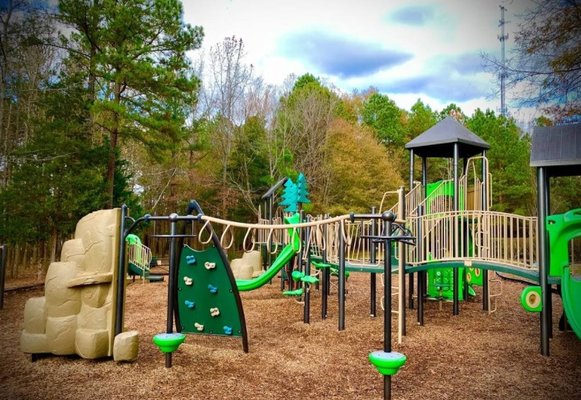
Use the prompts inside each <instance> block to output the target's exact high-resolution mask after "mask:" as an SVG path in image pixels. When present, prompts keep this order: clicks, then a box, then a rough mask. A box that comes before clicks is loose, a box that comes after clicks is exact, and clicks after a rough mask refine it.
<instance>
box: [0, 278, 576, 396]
mask: <svg viewBox="0 0 581 400" xmlns="http://www.w3.org/2000/svg"><path fill="white" fill-rule="evenodd" d="M8 285H10V282H8ZM502 285H503V288H502V290H503V294H502V296H500V297H499V298H497V311H496V312H494V313H492V314H488V313H486V312H484V311H482V303H481V297H480V296H479V295H477V296H476V297H475V298H473V299H471V300H469V301H468V302H463V303H461V313H460V315H458V316H453V315H452V304H451V303H448V302H438V301H430V302H427V303H426V313H425V325H424V326H419V325H418V324H417V322H416V311H415V310H408V320H407V326H406V328H407V335H406V336H405V337H404V338H403V342H402V343H401V344H397V342H396V339H397V336H396V332H397V328H396V324H395V320H396V316H394V318H393V320H394V323H393V332H394V335H393V337H394V341H393V342H394V344H393V349H394V350H395V351H399V352H401V353H404V354H405V355H406V356H407V357H408V361H407V363H406V365H405V366H404V367H403V368H402V369H401V370H400V372H399V374H397V375H396V376H395V377H394V378H393V380H392V396H393V397H392V398H393V399H438V400H439V399H461V398H467V399H543V400H547V399H581V341H579V340H578V339H577V337H576V336H575V334H574V333H573V332H560V331H559V329H558V319H559V316H560V315H561V309H562V307H561V302H560V298H559V297H558V296H557V295H554V296H553V313H554V324H553V338H552V339H551V346H550V351H551V356H550V357H543V356H541V355H540V353H539V346H540V333H539V315H538V314H531V313H527V312H525V311H524V310H523V309H522V308H521V306H520V303H519V295H520V292H521V291H522V288H523V285H522V284H520V283H516V282H511V281H504V282H503V284H502ZM378 286H379V291H381V290H382V289H381V285H378ZM348 290H349V293H348V295H347V300H346V301H347V310H346V316H347V318H346V329H345V330H344V331H338V329H337V295H336V290H334V291H333V292H332V295H331V297H330V298H329V315H328V318H327V319H325V320H322V319H321V316H320V303H321V294H320V292H319V291H316V290H314V291H313V297H312V311H311V322H310V324H304V323H303V322H302V321H303V306H302V304H299V303H298V302H297V301H295V300H294V299H290V298H285V297H283V296H282V295H281V292H280V285H279V282H278V281H274V283H273V284H272V285H266V286H264V287H262V288H260V289H258V290H255V291H252V292H244V293H242V301H243V305H244V310H245V314H246V322H247V327H248V332H249V343H250V352H249V353H247V354H246V353H244V352H243V351H242V345H241V341H240V340H239V339H234V338H221V337H207V336H197V335H189V336H188V337H187V339H186V342H185V343H184V344H183V345H182V346H181V347H180V348H179V349H178V351H177V352H175V353H174V356H173V368H171V369H167V368H165V367H164V357H163V355H162V354H161V353H160V352H159V350H158V349H157V348H156V347H155V346H154V345H153V344H152V341H151V340H152V337H153V335H155V334H157V333H160V332H163V331H164V330H165V326H166V301H167V283H166V282H163V283H146V284H142V283H140V282H135V283H132V284H130V285H129V286H128V290H127V303H126V317H125V327H126V330H137V331H139V332H140V343H139V345H140V351H139V358H138V360H137V361H136V362H133V363H116V362H114V361H112V360H108V359H105V360H84V359H80V358H78V357H74V356H64V357H63V356H47V357H42V358H40V359H39V360H37V361H35V362H32V361H31V356H30V355H27V354H24V353H22V352H20V350H19V338H20V332H21V330H22V325H23V311H24V304H25V302H26V300H27V299H28V298H30V297H36V296H42V295H43V289H42V288H40V289H39V288H33V289H29V290H25V289H20V290H13V291H9V292H7V293H6V295H5V303H4V309H3V310H0V339H1V343H2V348H1V350H0V351H1V356H0V398H1V399H105V398H108V399H303V398H311V399H381V398H383V379H382V377H381V375H379V374H378V373H377V372H376V371H375V369H374V368H373V367H372V366H371V365H370V364H369V362H368V360H367V357H368V354H369V353H370V352H371V351H375V350H380V349H382V348H383V343H382V339H383V317H382V314H381V308H380V307H379V304H378V312H379V314H380V315H379V316H378V317H375V318H370V317H369V275H366V274H362V273H356V274H352V275H351V278H350V279H349V282H348ZM380 298H381V295H378V303H379V301H380V300H379V299H380ZM580 301H581V300H580Z"/></svg>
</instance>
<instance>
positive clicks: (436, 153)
mask: <svg viewBox="0 0 581 400" xmlns="http://www.w3.org/2000/svg"><path fill="white" fill-rule="evenodd" d="M455 143H458V144H459V146H458V149H459V156H460V157H461V158H464V157H472V156H474V155H476V154H479V153H482V151H483V150H486V149H489V148H490V145H489V144H488V143H486V142H485V141H484V140H482V139H481V138H480V137H478V136H476V135H475V134H474V133H472V132H470V131H469V130H468V129H466V127H464V125H462V124H460V123H459V122H458V121H456V119H455V118H453V117H451V116H448V117H446V118H444V119H443V120H441V121H440V122H438V123H437V124H436V125H434V126H432V127H431V128H430V129H428V130H427V131H425V132H424V133H422V134H421V135H419V136H418V137H416V138H415V139H413V140H411V141H409V142H408V143H407V144H406V145H405V148H406V149H408V150H413V151H414V154H416V155H418V156H420V157H444V158H452V157H454V144H455Z"/></svg>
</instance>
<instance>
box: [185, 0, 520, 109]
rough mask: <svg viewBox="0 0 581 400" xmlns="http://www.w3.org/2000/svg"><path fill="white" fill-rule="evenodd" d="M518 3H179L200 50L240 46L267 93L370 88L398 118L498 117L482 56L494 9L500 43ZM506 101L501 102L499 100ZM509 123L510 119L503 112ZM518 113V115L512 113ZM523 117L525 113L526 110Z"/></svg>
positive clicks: (490, 41) (488, 47) (491, 39)
mask: <svg viewBox="0 0 581 400" xmlns="http://www.w3.org/2000/svg"><path fill="white" fill-rule="evenodd" d="M527 2H528V0H513V1H490V0H440V1H434V0H416V1H404V0H383V1H379V0H359V1H339V0H335V1H322V0H308V1H307V0H292V1H291V0H285V1H280V0H270V1H269V0H184V2H183V4H184V11H185V15H184V17H185V20H186V22H188V23H190V24H192V25H201V26H203V28H204V31H205V35H206V36H205V39H204V47H209V46H212V45H214V44H216V43H218V42H221V41H222V40H223V39H224V38H225V37H227V36H233V35H234V36H236V37H238V38H242V39H243V41H244V43H245V48H246V51H247V56H246V62H247V63H249V64H253V65H254V67H255V70H256V72H257V74H259V75H261V76H262V77H263V78H264V80H265V81H266V82H267V83H271V84H277V85H279V84H282V83H283V81H284V80H285V78H286V77H287V76H288V75H289V74H291V73H294V74H296V75H301V74H303V73H306V72H310V73H312V74H314V75H315V76H319V77H321V78H322V79H323V81H325V82H327V83H329V84H332V85H334V86H336V87H337V88H339V89H340V90H342V91H344V92H347V93H350V92H351V91H353V90H360V91H361V90H365V89H367V88H368V87H370V86H373V87H376V88H377V89H378V90H379V91H380V92H382V93H385V94H387V95H389V96H390V97H391V98H393V99H394V100H395V101H396V103H397V104H398V105H399V106H400V107H402V108H405V109H409V108H410V107H411V105H412V104H413V103H414V102H415V101H416V100H417V99H418V98H421V99H422V100H423V101H424V102H426V103H428V104H429V105H430V106H432V107H433V108H435V109H442V108H443V107H445V106H446V105H447V104H449V103H451V102H454V103H456V104H458V105H460V107H462V109H463V110H464V111H465V112H467V113H468V114H471V113H472V112H473V110H474V109H476V108H477V107H480V108H483V109H485V108H491V109H494V110H496V111H498V109H499V108H500V100H499V98H498V97H491V96H492V95H493V93H494V91H495V90H496V89H497V86H498V83H497V81H496V79H495V77H494V76H493V75H492V74H490V73H486V72H485V71H484V70H483V66H482V64H483V61H482V59H481V57H480V54H481V53H482V52H487V53H489V54H492V55H495V56H498V55H499V54H500V43H499V41H498V39H497V35H498V34H499V27H498V21H499V19H500V9H499V5H500V4H504V5H505V7H507V9H508V12H507V14H506V19H508V20H510V23H509V24H508V25H507V32H508V33H509V40H508V41H507V45H508V47H509V48H510V46H511V45H512V43H513V39H514V34H513V32H514V31H515V30H517V29H518V22H519V18H518V14H519V13H521V12H522V10H523V9H524V8H525V7H526V5H527ZM509 98H510V96H509ZM510 111H511V112H512V114H513V115H515V116H516V117H519V111H518V110H516V109H510ZM523 112H526V110H521V111H520V114H521V118H523V115H522V113H523ZM528 113H529V114H530V110H528Z"/></svg>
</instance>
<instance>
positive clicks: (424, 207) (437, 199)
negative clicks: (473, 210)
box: [408, 179, 454, 216]
mask: <svg viewBox="0 0 581 400" xmlns="http://www.w3.org/2000/svg"><path fill="white" fill-rule="evenodd" d="M450 182H452V179H448V180H445V181H441V182H440V184H439V185H438V186H437V187H436V188H435V189H434V190H433V191H432V193H430V195H429V196H427V197H426V198H425V199H423V200H422V201H421V202H420V203H418V204H417V205H416V207H414V208H412V209H410V210H409V212H408V215H411V216H418V215H420V214H422V213H423V214H426V213H434V212H444V211H451V210H453V209H454V198H453V197H452V196H446V195H445V189H446V185H448V184H449V183H450ZM423 189H424V187H423V186H421V185H420V186H419V188H418V191H423ZM420 210H421V213H420Z"/></svg>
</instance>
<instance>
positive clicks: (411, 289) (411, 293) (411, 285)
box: [407, 149, 414, 310]
mask: <svg viewBox="0 0 581 400" xmlns="http://www.w3.org/2000/svg"><path fill="white" fill-rule="evenodd" d="M413 187H414V149H410V192H411V191H412V189H413ZM407 211H409V212H411V211H412V210H407ZM408 286H409V294H408V295H409V300H408V303H409V308H410V310H413V309H414V273H413V272H411V273H410V276H409V283H408Z"/></svg>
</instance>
